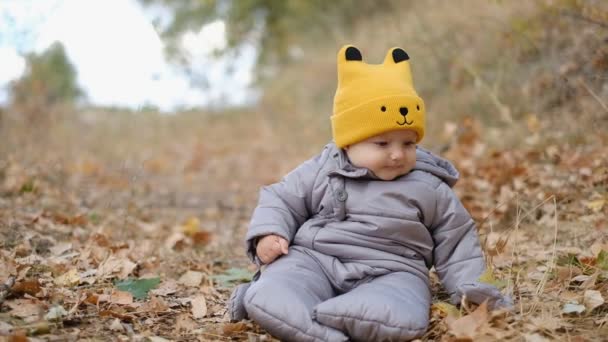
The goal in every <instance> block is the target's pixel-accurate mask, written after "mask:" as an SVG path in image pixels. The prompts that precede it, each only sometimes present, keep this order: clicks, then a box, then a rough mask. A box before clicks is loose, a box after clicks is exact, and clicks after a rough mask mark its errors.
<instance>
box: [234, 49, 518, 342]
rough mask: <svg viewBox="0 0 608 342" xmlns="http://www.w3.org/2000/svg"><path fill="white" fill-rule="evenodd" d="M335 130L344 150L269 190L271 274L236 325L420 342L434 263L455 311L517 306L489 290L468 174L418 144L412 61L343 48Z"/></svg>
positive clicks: (246, 291) (237, 303) (250, 237)
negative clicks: (462, 195) (466, 197)
mask: <svg viewBox="0 0 608 342" xmlns="http://www.w3.org/2000/svg"><path fill="white" fill-rule="evenodd" d="M331 122H332V129H333V138H334V142H333V143H330V144H328V145H327V146H325V148H324V149H323V151H322V152H321V154H319V155H318V156H316V157H314V158H312V159H311V160H309V161H307V162H305V163H304V164H302V165H300V166H299V167H298V168H296V169H295V170H294V171H292V172H291V173H289V174H288V175H287V176H285V177H284V179H283V180H282V181H281V182H280V183H276V184H273V185H270V186H267V187H264V188H263V189H262V190H261V193H260V200H259V205H258V206H257V208H256V209H255V211H254V213H253V217H252V220H251V224H250V227H249V231H248V233H247V237H246V240H247V253H248V255H249V256H250V257H251V259H252V260H254V261H255V262H257V263H258V264H260V265H261V264H264V265H266V266H265V267H264V268H263V270H262V272H261V273H258V274H257V275H256V277H254V281H253V282H252V283H249V284H243V285H240V286H239V287H237V289H236V290H235V291H234V293H233V295H232V297H231V299H230V307H229V311H230V314H231V318H232V319H233V320H239V319H243V318H246V317H249V318H251V319H253V320H254V321H256V322H257V323H258V324H259V325H260V326H262V327H263V328H265V329H266V330H268V332H270V333H271V334H272V335H273V336H276V337H278V338H280V339H282V340H289V341H347V340H355V341H401V340H407V339H414V338H416V337H420V336H422V335H423V334H424V333H425V331H426V330H427V327H428V324H429V309H430V306H431V291H430V285H429V269H430V268H431V267H432V266H434V267H435V270H436V272H437V275H438V276H439V279H440V280H441V283H442V284H443V286H444V287H445V289H446V290H447V291H448V293H449V294H450V296H451V301H452V303H454V304H458V303H460V301H461V299H462V298H463V296H465V297H466V299H468V300H469V301H471V302H474V303H477V304H480V303H482V302H483V301H486V300H487V301H488V304H489V306H490V308H498V307H510V306H511V305H512V303H511V300H510V298H509V297H506V296H503V295H501V293H500V291H498V289H496V288H495V287H493V286H491V285H488V284H484V283H480V282H479V281H478V278H479V276H480V275H481V274H482V273H483V272H484V270H485V262H484V258H483V254H482V251H481V248H480V245H479V241H478V237H477V231H476V229H475V223H474V222H473V220H472V218H471V216H470V215H469V213H468V212H467V211H466V209H465V208H464V207H463V206H462V204H461V203H460V201H459V200H458V198H457V197H456V195H455V194H454V192H453V190H452V189H451V187H452V186H453V185H454V184H455V183H456V181H457V179H458V171H457V170H456V169H455V168H454V166H453V165H452V164H450V162H448V161H446V160H444V159H441V158H439V157H437V156H435V155H433V154H431V153H430V152H428V151H426V150H424V149H422V148H420V147H418V146H417V144H418V143H420V141H421V140H422V138H423V137H424V130H425V106H424V102H423V101H422V99H421V98H420V97H419V96H418V95H417V93H416V91H415V90H414V87H413V82H412V76H411V71H410V65H409V56H408V55H407V53H406V52H405V51H404V50H402V49H400V48H393V49H391V50H389V52H388V54H387V55H386V58H385V60H384V63H383V64H379V65H371V64H367V63H365V62H363V58H362V55H361V52H360V51H359V50H358V49H357V48H355V47H353V46H345V47H343V48H342V49H341V50H340V52H339V53H338V89H337V91H336V95H335V98H334V111H333V116H332V117H331Z"/></svg>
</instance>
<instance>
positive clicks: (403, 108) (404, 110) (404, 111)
mask: <svg viewBox="0 0 608 342" xmlns="http://www.w3.org/2000/svg"><path fill="white" fill-rule="evenodd" d="M399 113H401V115H403V116H406V115H407V107H401V108H399Z"/></svg>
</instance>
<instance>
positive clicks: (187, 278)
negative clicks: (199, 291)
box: [177, 271, 203, 287]
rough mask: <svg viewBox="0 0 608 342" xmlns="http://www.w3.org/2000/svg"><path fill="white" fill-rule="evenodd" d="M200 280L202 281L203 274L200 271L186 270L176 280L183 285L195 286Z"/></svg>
mask: <svg viewBox="0 0 608 342" xmlns="http://www.w3.org/2000/svg"><path fill="white" fill-rule="evenodd" d="M201 281H203V274H202V273H201V272H196V271H188V272H186V273H184V274H183V275H182V276H181V277H180V278H179V280H178V281H177V282H178V283H180V284H182V285H185V286H189V287H196V286H199V285H200V284H201Z"/></svg>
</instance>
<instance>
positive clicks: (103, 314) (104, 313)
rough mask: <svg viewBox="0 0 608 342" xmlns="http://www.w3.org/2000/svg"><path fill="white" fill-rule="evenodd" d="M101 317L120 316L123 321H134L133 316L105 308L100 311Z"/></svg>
mask: <svg viewBox="0 0 608 342" xmlns="http://www.w3.org/2000/svg"><path fill="white" fill-rule="evenodd" d="M99 317H115V318H120V319H121V320H122V321H125V322H132V321H133V316H130V315H126V314H123V313H120V312H116V311H112V310H103V311H100V312H99Z"/></svg>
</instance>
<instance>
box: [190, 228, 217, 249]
mask: <svg viewBox="0 0 608 342" xmlns="http://www.w3.org/2000/svg"><path fill="white" fill-rule="evenodd" d="M191 237H192V242H193V243H194V245H195V246H206V245H208V244H209V242H211V238H212V237H213V235H212V234H211V233H210V232H208V231H205V230H202V231H199V232H195V233H194V234H192V236H191Z"/></svg>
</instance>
